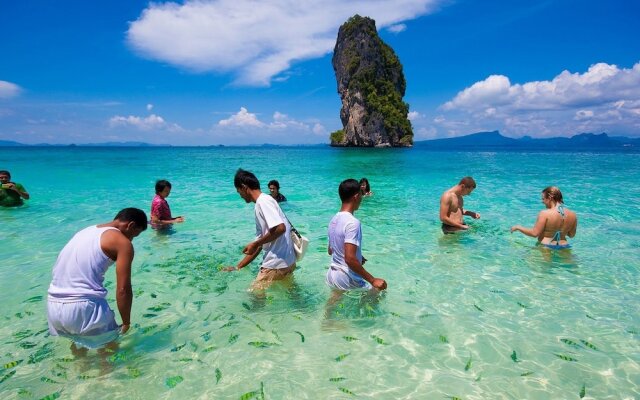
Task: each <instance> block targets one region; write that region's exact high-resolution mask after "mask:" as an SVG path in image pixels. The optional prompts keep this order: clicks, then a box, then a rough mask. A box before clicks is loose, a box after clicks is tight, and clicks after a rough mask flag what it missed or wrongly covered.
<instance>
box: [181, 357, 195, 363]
mask: <svg viewBox="0 0 640 400" xmlns="http://www.w3.org/2000/svg"><path fill="white" fill-rule="evenodd" d="M178 361H181V362H191V361H193V358H189V357H186V358H179V359H178Z"/></svg>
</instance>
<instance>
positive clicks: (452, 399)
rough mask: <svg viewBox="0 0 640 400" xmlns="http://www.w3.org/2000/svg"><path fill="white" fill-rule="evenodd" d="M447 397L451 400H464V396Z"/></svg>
mask: <svg viewBox="0 0 640 400" xmlns="http://www.w3.org/2000/svg"><path fill="white" fill-rule="evenodd" d="M447 399H450V400H462V397H458V396H447Z"/></svg>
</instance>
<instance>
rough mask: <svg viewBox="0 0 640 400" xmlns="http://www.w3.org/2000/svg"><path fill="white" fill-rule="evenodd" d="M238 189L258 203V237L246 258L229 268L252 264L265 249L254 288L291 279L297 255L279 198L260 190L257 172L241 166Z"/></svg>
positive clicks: (245, 196) (236, 180)
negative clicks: (255, 173)
mask: <svg viewBox="0 0 640 400" xmlns="http://www.w3.org/2000/svg"><path fill="white" fill-rule="evenodd" d="M233 185H234V186H235V187H236V191H237V192H238V194H239V195H240V197H242V199H243V200H244V201H246V202H247V203H255V207H254V213H255V220H256V238H255V239H254V240H253V241H251V242H249V243H248V244H247V245H246V246H245V247H244V249H243V250H242V253H244V255H245V256H244V258H242V260H240V262H238V264H237V265H236V266H235V267H227V268H225V270H226V271H233V270H240V269H242V268H244V267H246V266H247V265H249V264H250V263H251V262H252V261H253V260H254V259H255V258H256V257H257V256H258V254H260V251H261V250H264V256H263V257H262V264H261V265H260V272H259V273H258V276H257V277H256V279H255V281H254V283H253V285H252V288H253V289H265V288H266V287H268V286H269V285H270V284H271V283H272V282H273V281H280V280H290V279H291V278H292V277H293V271H294V270H295V269H296V255H295V253H294V250H293V242H292V240H291V225H290V224H289V222H288V221H287V217H286V216H285V215H284V213H283V212H282V209H280V206H279V205H278V202H277V201H276V200H275V199H274V198H273V197H271V196H269V195H268V194H265V193H262V191H261V190H260V181H258V178H256V176H255V175H254V174H253V173H251V172H249V171H245V170H243V169H239V170H238V171H237V172H236V175H235V177H234V179H233Z"/></svg>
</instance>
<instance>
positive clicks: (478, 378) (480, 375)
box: [475, 374, 482, 382]
mask: <svg viewBox="0 0 640 400" xmlns="http://www.w3.org/2000/svg"><path fill="white" fill-rule="evenodd" d="M480 379H482V374H479V375H478V377H477V378H476V379H475V381H476V382H480Z"/></svg>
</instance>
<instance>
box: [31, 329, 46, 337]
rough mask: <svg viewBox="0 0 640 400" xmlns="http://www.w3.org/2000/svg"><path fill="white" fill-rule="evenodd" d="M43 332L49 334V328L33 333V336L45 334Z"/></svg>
mask: <svg viewBox="0 0 640 400" xmlns="http://www.w3.org/2000/svg"><path fill="white" fill-rule="evenodd" d="M45 332H49V328H44V329H42V330H39V331H38V332H36V333H34V334H33V336H38V335H40V334H42V333H45Z"/></svg>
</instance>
